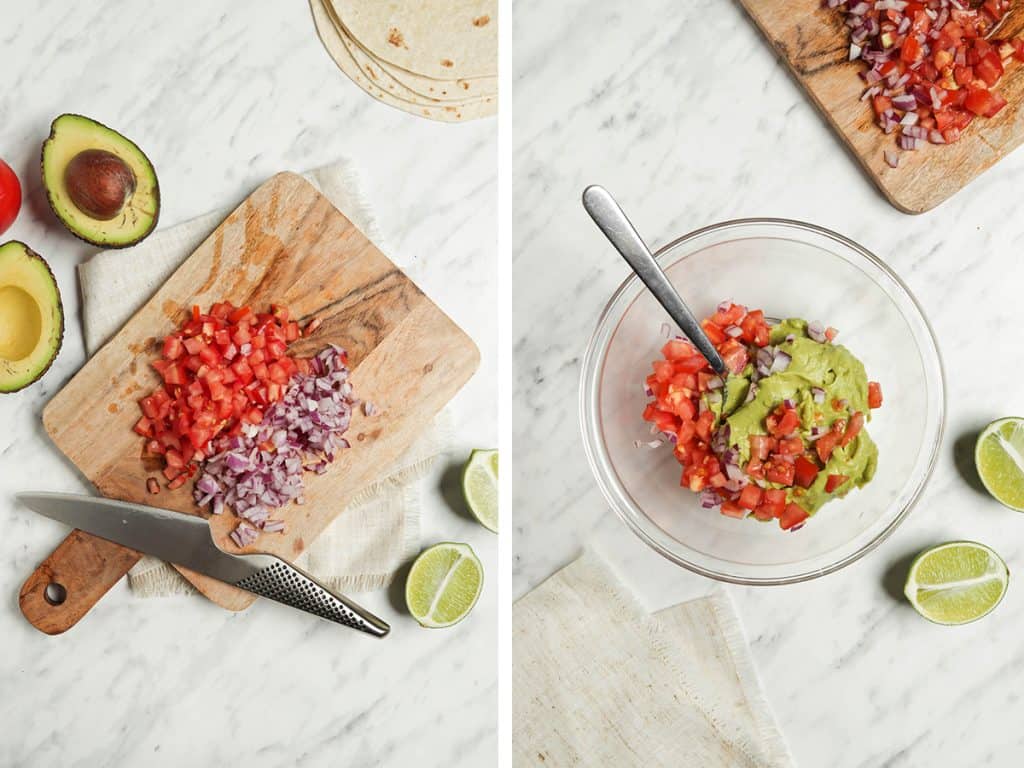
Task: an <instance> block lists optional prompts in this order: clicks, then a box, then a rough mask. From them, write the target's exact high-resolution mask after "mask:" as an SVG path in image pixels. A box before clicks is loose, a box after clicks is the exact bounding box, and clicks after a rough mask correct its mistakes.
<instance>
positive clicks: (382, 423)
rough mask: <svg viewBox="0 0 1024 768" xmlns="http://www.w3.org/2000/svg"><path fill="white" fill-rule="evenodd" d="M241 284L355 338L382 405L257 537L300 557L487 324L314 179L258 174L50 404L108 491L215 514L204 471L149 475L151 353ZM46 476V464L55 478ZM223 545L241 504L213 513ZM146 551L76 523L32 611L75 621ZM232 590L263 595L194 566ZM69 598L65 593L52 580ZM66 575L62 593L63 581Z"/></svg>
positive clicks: (473, 359) (25, 602) (474, 354)
mask: <svg viewBox="0 0 1024 768" xmlns="http://www.w3.org/2000/svg"><path fill="white" fill-rule="evenodd" d="M222 300H227V301H231V302H232V303H234V304H237V305H250V306H253V307H254V308H262V307H267V306H269V305H270V304H271V303H279V304H285V305H287V306H288V307H289V308H290V309H291V311H292V314H293V316H295V317H297V318H299V319H300V324H302V325H305V323H307V322H309V321H310V320H311V319H313V318H314V317H317V318H320V319H321V320H322V325H321V326H320V329H319V330H318V331H317V332H316V333H315V334H313V336H311V337H310V338H308V339H301V340H299V341H297V342H295V344H293V345H292V347H291V349H292V350H293V351H294V352H295V354H298V355H311V354H314V353H315V352H316V351H318V350H319V349H322V348H323V347H324V346H325V345H327V344H328V343H334V344H338V345H340V346H342V347H344V348H345V349H346V350H347V351H348V354H349V361H350V366H351V368H352V379H351V380H352V384H353V387H354V388H355V393H356V396H357V397H359V398H362V399H366V400H369V401H371V402H373V403H374V405H375V406H377V408H379V409H380V412H379V413H374V415H373V416H371V417H367V416H365V415H364V414H363V413H362V412H361V409H357V413H356V414H355V415H354V417H353V420H352V425H351V427H350V429H349V432H348V434H347V435H346V437H348V438H349V441H350V442H351V444H352V448H351V449H349V450H346V451H343V452H342V453H341V454H340V456H339V458H338V459H337V460H336V461H335V463H334V464H333V465H331V467H330V469H329V471H328V472H327V473H326V474H324V475H314V474H311V473H307V474H306V475H305V482H306V488H307V490H306V493H305V498H306V503H305V504H304V505H303V506H297V505H294V504H293V505H290V506H289V507H287V509H286V510H285V511H284V513H283V515H282V517H283V518H284V519H285V520H286V521H287V523H288V529H287V533H285V534H283V535H281V534H263V535H262V536H261V537H260V538H259V539H258V540H257V542H256V544H254V545H253V546H252V547H251V548H250V550H249V551H255V550H257V549H258V550H261V551H266V552H271V553H273V554H276V555H279V556H281V557H283V558H286V559H289V560H291V559H294V558H295V557H297V556H298V555H299V554H300V553H301V552H302V551H303V550H304V549H305V548H306V546H307V545H308V544H309V543H310V542H312V541H313V539H314V538H316V536H317V535H318V534H319V533H320V532H321V531H322V530H323V529H324V528H325V527H326V526H327V525H328V524H329V523H330V522H331V521H332V520H333V519H334V518H335V517H336V516H337V515H338V514H339V513H340V512H341V511H342V510H343V509H344V507H345V504H346V501H347V500H348V499H349V498H350V497H351V496H352V495H353V494H354V493H355V492H356V491H358V490H359V489H361V488H363V487H365V486H366V485H367V484H369V483H371V482H373V481H374V480H375V479H376V478H377V473H378V471H379V469H380V468H381V467H383V466H386V465H387V464H388V463H389V462H391V461H392V460H394V459H395V458H396V457H397V456H398V455H399V454H400V453H401V452H402V451H403V450H404V449H405V448H406V447H407V446H408V445H409V444H410V443H411V442H412V441H413V439H414V438H415V437H417V436H418V435H419V434H420V433H421V432H422V431H423V429H424V428H425V427H426V426H427V425H428V424H429V422H430V420H431V419H432V418H433V417H434V416H435V415H436V414H437V412H438V411H440V410H441V408H442V407H443V406H444V405H445V403H447V402H448V401H449V400H450V399H451V397H452V396H453V395H454V394H455V393H456V392H457V391H458V390H459V389H460V388H461V387H462V385H463V384H465V383H466V381H467V380H468V379H469V378H470V376H472V375H473V372H474V371H475V370H476V367H477V364H478V363H479V352H478V351H477V348H476V346H475V345H474V344H473V342H472V340H471V339H470V338H469V337H468V336H467V335H466V334H465V333H464V332H463V331H462V330H461V329H460V328H459V327H458V326H456V325H455V323H454V322H452V320H451V319H449V318H448V316H447V315H445V314H444V313H443V312H442V311H441V310H440V309H439V308H438V307H437V306H436V305H435V304H434V303H433V302H432V301H430V299H428V298H427V297H426V296H425V295H424V294H423V292H422V291H420V289H419V288H417V287H416V285H415V284H414V283H413V282H412V281H411V280H410V279H409V278H408V277H406V275H405V274H404V273H403V272H402V271H401V270H400V269H398V267H396V266H395V265H394V264H393V263H392V262H391V261H390V260H389V259H388V258H387V257H385V256H384V255H383V254H382V253H381V252H380V251H379V250H378V249H377V248H376V246H374V245H373V243H371V242H370V241H369V240H367V239H366V237H365V236H364V235H363V234H362V233H361V232H360V231H359V230H358V229H357V228H356V227H355V226H354V225H353V224H352V223H351V222H350V221H349V220H348V219H347V218H345V216H344V215H342V214H341V213H340V212H339V211H338V210H337V209H336V208H335V207H334V206H333V205H331V203H330V202H329V201H328V200H327V198H325V197H324V196H323V195H321V194H320V193H319V192H317V191H316V189H314V188H313V187H312V186H311V185H310V184H309V183H308V182H306V181H305V180H304V179H302V178H301V177H299V176H296V175H295V174H291V173H281V174H278V175H277V176H275V177H273V178H272V179H270V180H269V181H268V182H266V183H265V184H264V185H263V186H261V187H260V188H259V189H257V190H256V191H255V192H254V193H253V194H252V195H251V196H250V197H249V198H248V199H247V200H246V201H245V202H244V203H243V204H242V205H241V206H240V207H239V208H238V209H237V210H235V211H234V212H233V213H232V214H231V215H230V216H228V217H227V219H225V220H224V222H223V223H222V224H221V225H220V226H219V227H218V228H217V230H216V231H215V232H214V233H213V234H212V235H211V236H210V237H209V238H208V239H207V240H206V241H205V242H204V243H203V244H202V245H201V246H199V248H198V249H197V250H196V252H195V253H193V254H192V255H191V256H190V257H189V258H188V259H187V260H186V261H185V263H184V264H182V266H181V267H180V268H179V269H178V270H177V271H176V272H175V273H174V274H173V275H172V276H171V277H170V279H168V281H167V282H166V283H165V284H164V285H163V287H162V288H160V290H159V291H157V293H156V294H155V295H154V296H153V297H152V298H151V299H150V300H149V301H148V302H147V303H146V305H145V306H144V307H142V309H140V310H139V311H138V313H137V314H136V315H135V316H134V317H132V319H131V320H130V321H129V322H128V324H127V325H125V327H124V328H123V329H122V330H121V331H120V332H119V333H118V334H117V335H116V336H115V337H114V338H113V339H111V341H110V342H109V343H107V345H106V346H104V347H103V348H102V349H101V350H100V351H99V352H97V353H96V355H95V356H94V357H93V358H92V359H91V360H89V362H88V363H86V365H85V366H84V367H83V368H82V369H81V370H80V371H79V372H78V374H77V375H76V376H75V377H74V378H73V379H72V380H71V381H70V382H69V383H68V385H67V386H66V387H64V389H62V390H61V391H60V393H58V394H57V396H56V397H54V398H53V400H52V401H51V402H50V403H49V405H47V407H46V409H45V411H44V412H43V422H44V424H45V426H46V430H47V432H49V434H50V436H51V437H52V438H53V440H54V442H55V443H56V444H57V446H58V447H59V448H60V449H61V450H62V451H63V452H64V453H65V454H66V455H67V456H68V458H70V459H71V461H73V462H74V463H75V465H76V466H77V467H78V468H79V469H80V470H81V471H82V473H83V474H84V475H85V476H86V477H87V478H89V480H90V481H92V483H93V484H94V485H95V486H96V488H97V489H98V490H99V492H100V493H101V494H103V495H104V496H107V497H110V498H115V499H123V500H127V501H135V502H139V503H143V504H150V505H154V506H160V507H164V508H166V509H173V510H177V511H179V512H183V513H186V514H200V510H199V509H197V508H196V506H195V505H194V504H193V502H192V492H191V485H192V484H191V483H187V484H186V485H185V486H184V487H182V488H180V489H178V490H177V491H169V490H167V488H166V487H165V485H166V484H165V483H161V487H162V490H161V492H160V493H159V495H156V496H153V495H150V494H149V493H148V491H147V490H146V479H147V478H148V477H159V468H158V467H155V466H153V465H151V466H149V467H148V468H147V466H146V465H144V464H143V462H142V460H141V459H140V454H141V450H142V438H140V437H138V436H137V435H136V434H134V433H133V432H132V426H133V425H134V423H135V421H136V420H137V419H138V417H139V413H140V412H139V407H138V404H137V401H138V399H139V398H140V397H142V396H143V395H145V394H147V393H148V392H150V391H151V390H152V389H153V388H154V387H156V386H157V384H158V383H159V382H158V377H157V375H156V373H155V372H154V371H153V369H152V368H150V366H149V362H150V361H151V360H153V359H155V358H156V357H158V356H159V349H160V346H159V345H160V339H161V338H162V337H164V336H165V335H166V334H168V333H170V332H171V331H173V330H174V329H175V328H176V327H177V326H178V325H179V324H180V323H181V321H182V320H183V318H185V317H186V315H187V314H188V312H189V310H190V308H191V307H192V305H193V304H198V305H199V306H201V307H203V308H204V310H205V309H207V308H209V306H210V305H211V304H212V303H214V302H216V301H222ZM40 482H41V483H43V484H45V480H44V479H41V480H40ZM209 519H210V527H211V530H212V532H213V536H214V539H215V540H216V542H217V544H218V546H220V547H221V548H223V549H225V550H227V551H232V552H237V551H238V549H237V547H235V546H234V544H233V543H232V542H231V540H230V539H229V538H228V534H229V532H230V531H231V530H232V529H233V528H234V527H235V525H236V524H237V522H238V521H237V518H235V517H234V516H233V515H229V514H225V515H221V516H211V517H210V518H209ZM139 557H140V555H139V553H137V552H134V551H132V550H128V549H125V548H123V547H119V546H117V545H114V544H111V543H109V542H107V541H105V540H103V539H98V538H96V537H93V536H90V535H88V534H84V533H82V532H81V531H74V532H73V533H72V534H71V535H70V536H68V538H67V539H66V540H65V541H64V542H63V543H62V544H61V545H60V546H59V547H58V548H57V549H56V550H55V551H54V552H53V554H52V555H50V557H49V558H47V559H46V561H45V562H43V563H42V564H41V565H40V566H39V568H38V569H37V570H36V571H35V573H33V574H32V576H31V577H30V578H29V579H28V580H27V581H26V582H25V585H24V586H23V587H22V590H21V596H20V604H21V609H22V612H23V613H24V614H25V616H26V617H27V618H28V619H29V621H30V622H32V624H34V625H35V626H36V627H38V628H39V629H41V630H43V631H44V632H47V633H49V634H56V633H59V632H63V631H64V630H66V629H68V628H69V627H71V626H73V625H74V624H75V622H76V621H78V620H79V619H80V618H81V617H82V616H83V615H85V613H86V611H88V610H89V609H90V608H91V607H92V606H93V605H94V604H95V603H96V601H98V600H99V599H100V598H101V597H102V596H103V594H104V593H105V592H106V591H107V590H108V589H110V587H111V586H113V585H114V584H115V583H116V582H117V581H118V580H119V579H120V578H121V577H122V576H124V575H125V574H126V573H127V572H128V569H129V568H131V566H132V565H134V564H135V562H136V561H137V560H138V558H139ZM179 570H181V571H182V573H183V574H184V575H185V576H186V578H188V579H189V580H190V581H191V582H192V583H193V584H195V585H196V587H197V588H198V589H199V590H200V591H201V592H202V593H203V594H204V595H206V596H207V597H209V598H210V599H211V600H213V601H214V602H216V603H218V604H219V605H221V606H223V607H225V608H228V609H231V610H241V609H243V608H245V607H247V606H249V605H250V604H251V603H252V602H253V601H254V600H255V597H254V596H253V595H252V594H250V593H248V592H244V591H242V590H239V589H236V588H234V587H230V586H228V585H226V584H224V583H222V582H219V581H215V580H213V579H209V578H207V577H204V576H201V575H199V574H196V573H193V572H190V571H187V570H185V569H179ZM54 583H56V584H59V585H61V586H62V587H63V588H64V590H65V592H66V599H65V600H64V601H63V602H62V603H60V604H59V605H53V604H52V603H51V600H50V599H48V598H47V595H46V588H47V586H48V585H50V584H54ZM52 591H53V590H51V597H52Z"/></svg>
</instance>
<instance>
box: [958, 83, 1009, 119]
mask: <svg viewBox="0 0 1024 768" xmlns="http://www.w3.org/2000/svg"><path fill="white" fill-rule="evenodd" d="M964 106H965V107H966V108H967V109H969V110H970V111H971V112H973V113H974V114H976V115H983V116H984V117H994V116H995V115H996V114H997V113H998V112H999V110H1001V109H1002V108H1003V107H1005V106H1006V99H1004V98H1003V97H1002V96H1000V95H999V94H998V93H993V92H992V91H988V90H985V89H984V88H975V89H973V90H969V91H968V93H967V98H966V99H965V100H964Z"/></svg>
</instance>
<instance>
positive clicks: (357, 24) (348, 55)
mask: <svg viewBox="0 0 1024 768" xmlns="http://www.w3.org/2000/svg"><path fill="white" fill-rule="evenodd" d="M310 6H311V7H312V9H313V19H314V21H315V22H316V28H317V32H318V34H319V35H320V39H321V40H322V41H323V43H324V46H326V48H327V50H328V52H329V53H330V54H331V57H332V58H333V59H334V61H335V63H336V64H337V65H338V66H339V67H340V68H341V70H342V71H343V72H344V73H345V74H346V75H348V76H349V78H351V79H352V80H353V81H354V82H355V83H356V84H357V85H359V87H360V88H362V89H363V90H364V91H366V92H367V93H369V94H370V95H371V96H373V97H374V98H375V99H378V100H380V101H382V102H384V103H385V104H390V105H391V106H393V107H398V108H399V109H404V110H405V111H406V112H410V113H412V114H414V115H420V116H421V117H428V118H430V119H432V120H444V121H448V122H461V121H463V120H474V119H476V118H479V117H487V116H489V115H493V114H495V112H496V111H497V108H498V0H416V1H415V2H389V0H310Z"/></svg>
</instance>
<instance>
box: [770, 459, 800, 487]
mask: <svg viewBox="0 0 1024 768" xmlns="http://www.w3.org/2000/svg"><path fill="white" fill-rule="evenodd" d="M764 467H765V472H764V476H765V479H766V480H768V482H769V483H778V484H779V485H787V486H788V485H792V484H793V478H794V476H795V474H796V468H795V466H794V464H793V463H792V462H789V461H786V460H785V459H780V458H777V457H775V456H773V457H772V458H771V460H769V461H767V462H765V465H764Z"/></svg>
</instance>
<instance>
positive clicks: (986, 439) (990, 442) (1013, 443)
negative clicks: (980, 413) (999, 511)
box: [974, 416, 1024, 512]
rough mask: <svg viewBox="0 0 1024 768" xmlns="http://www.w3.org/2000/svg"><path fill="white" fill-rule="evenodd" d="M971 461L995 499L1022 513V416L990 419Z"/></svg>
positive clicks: (1023, 501) (1023, 485)
mask: <svg viewBox="0 0 1024 768" xmlns="http://www.w3.org/2000/svg"><path fill="white" fill-rule="evenodd" d="M974 464H975V466H976V467H977V468H978V476H979V477H981V482H982V483H984V484H985V488H986V489H987V490H988V492H989V493H991V494H992V496H994V497H995V499H996V501H998V502H1000V503H1002V504H1005V505H1006V506H1008V507H1009V508H1010V509H1015V510H1017V511H1018V512H1024V419H1021V418H1017V417H1015V416H1011V417H1009V418H1006V419H999V420H998V421H993V422H992V423H991V424H989V425H988V426H987V427H985V429H984V430H983V431H982V433H981V435H979V436H978V442H977V444H976V445H975V446H974Z"/></svg>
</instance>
